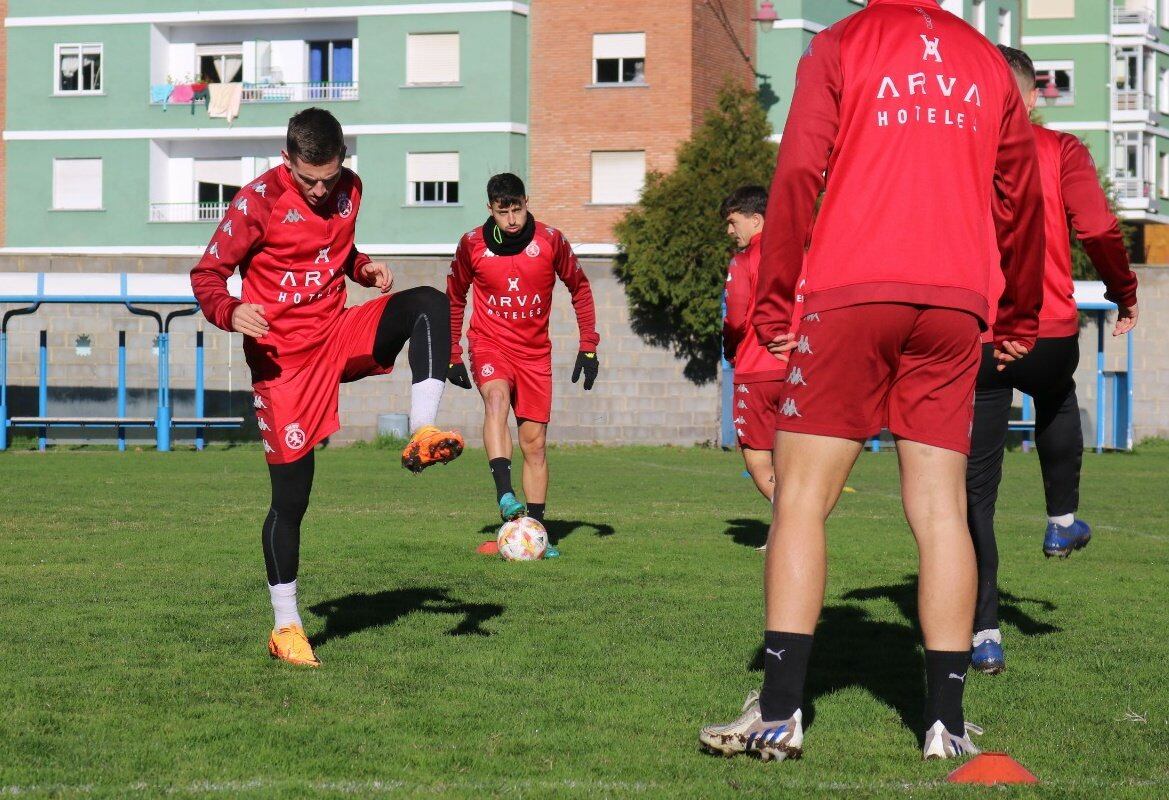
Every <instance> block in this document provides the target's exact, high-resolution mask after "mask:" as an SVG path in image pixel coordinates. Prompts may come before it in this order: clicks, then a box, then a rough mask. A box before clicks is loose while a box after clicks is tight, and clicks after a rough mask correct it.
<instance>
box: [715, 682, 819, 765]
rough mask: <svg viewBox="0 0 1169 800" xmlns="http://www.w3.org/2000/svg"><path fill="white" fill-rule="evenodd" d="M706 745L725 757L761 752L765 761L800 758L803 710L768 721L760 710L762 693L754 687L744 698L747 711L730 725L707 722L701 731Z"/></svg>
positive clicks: (802, 749)
mask: <svg viewBox="0 0 1169 800" xmlns="http://www.w3.org/2000/svg"><path fill="white" fill-rule="evenodd" d="M698 741H699V742H701V744H702V746H703V748H705V749H706V750H709V751H710V752H712V753H719V754H720V755H724V756H728V757H730V756H735V755H738V754H739V753H747V754H748V755H757V756H759V758H761V759H763V760H764V761H783V760H784V759H787V758H792V759H795V758H799V757H800V756H801V755H803V752H804V725H803V712H801V711H800V710H799V709H796V713H795V714H793V715H792V716H791V718H790V719H786V720H780V721H776V722H764V721H763V715H762V713H761V712H760V711H759V692H756V691H754V690H752V691H751V692H749V693H748V694H747V699H746V700H744V701H743V713H742V714H741V715H740V716H739V718H738V719H736V720H735V721H734V722H730V723H727V724H726V725H707V726H706V727H705V728H703V729H702V730H701V731H700V732H699V734H698Z"/></svg>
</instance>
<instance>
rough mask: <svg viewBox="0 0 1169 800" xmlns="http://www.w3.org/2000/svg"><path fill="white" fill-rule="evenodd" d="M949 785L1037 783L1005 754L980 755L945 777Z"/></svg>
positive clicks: (1026, 770)
mask: <svg viewBox="0 0 1169 800" xmlns="http://www.w3.org/2000/svg"><path fill="white" fill-rule="evenodd" d="M946 780H948V781H949V782H950V783H982V784H986V785H988V786H989V785H992V784H995V783H1039V779H1038V778H1036V777H1035V776H1034V775H1032V774H1031V772H1030V771H1029V770H1028V769H1027V768H1026V767H1024V766H1023V765H1022V764H1020V763H1019V762H1018V761H1016V760H1015V759H1013V758H1011V757H1010V756H1009V755H1007V754H1006V753H981V754H980V755H977V756H975V757H974V758H972V759H970V760H969V761H967V762H966V763H965V764H963V765H962V766H960V767H958V769H956V770H954V771H953V772H951V773H950V774H949V775H948V776H946Z"/></svg>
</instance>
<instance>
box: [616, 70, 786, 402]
mask: <svg viewBox="0 0 1169 800" xmlns="http://www.w3.org/2000/svg"><path fill="white" fill-rule="evenodd" d="M770 136H771V125H770V124H769V123H768V121H767V116H766V114H765V113H764V111H763V108H762V107H761V106H760V104H759V101H758V99H757V97H756V95H755V93H754V92H752V91H749V90H747V89H745V88H742V87H740V86H737V85H734V84H730V83H728V84H727V85H726V86H724V87H723V89H722V90H721V91H720V92H719V94H718V98H717V100H716V103H715V107H714V108H713V109H712V110H711V111H710V112H708V113H707V115H706V118H705V120H704V121H703V124H702V125H701V126H700V127H699V128H698V129H697V130H696V131H695V132H694V135H693V136H692V137H691V138H690V140H689V141H687V142H684V143H683V144H682V145H681V146H680V147H679V148H678V153H677V166H676V167H675V169H674V171H673V172H671V173H670V174H668V175H666V174H663V173H660V172H651V173H649V174H648V175H647V176H646V181H645V189H644V191H643V192H642V195H641V201H640V203H638V205H637V206H636V207H635V208H633V209H632V210H631V211H630V212H629V213H628V214H627V215H626V216H625V218H624V219H623V220H622V221H621V222H619V223H618V224H617V226H616V228H615V233H616V236H617V240H618V242H619V243H620V245H621V250H620V253H619V255H618V256H617V266H616V274H617V278H618V279H619V280H620V281H621V283H622V284H623V285H624V287H625V296H626V298H627V299H628V301H629V311H630V317H631V320H632V325H633V330H634V331H635V332H636V333H637V334H638V335H639V336H641V337H642V338H643V339H644V340H646V341H647V342H649V343H650V344H652V345H654V346H657V347H669V348H671V349H672V350H673V351H674V354H675V355H677V356H678V358H683V359H686V367H685V370H684V373H685V375H686V377H687V378H689V379H690V380H692V381H694V382H695V383H707V382H709V381H712V380H714V379H715V378H716V377H717V375H718V363H719V358H720V355H721V342H720V334H721V331H722V313H721V309H722V289H723V283H724V281H725V280H726V267H727V261H728V260H729V258H730V254H731V246H732V243H731V240H730V238H729V237H728V236H727V234H726V222H725V221H724V220H723V219H721V218H720V217H719V213H718V212H719V205H720V204H721V203H722V201H723V198H725V197H726V196H727V195H728V194H730V193H731V191H733V190H734V189H736V188H738V187H739V186H743V185H746V184H752V183H754V184H762V185H763V186H767V185H768V184H769V183H770V179H771V173H772V171H773V170H774V168H775V144H774V143H772V142H771V141H770V138H769V137H770Z"/></svg>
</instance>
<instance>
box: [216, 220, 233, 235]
mask: <svg viewBox="0 0 1169 800" xmlns="http://www.w3.org/2000/svg"><path fill="white" fill-rule="evenodd" d="M219 230H221V231H223V232H224V233H226V234H227V235H228V236H235V233H234V232H233V231H232V228H231V220H227V221H225V222H224V223H223V227H222V228H220V229H219Z"/></svg>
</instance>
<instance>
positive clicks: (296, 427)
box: [191, 108, 463, 667]
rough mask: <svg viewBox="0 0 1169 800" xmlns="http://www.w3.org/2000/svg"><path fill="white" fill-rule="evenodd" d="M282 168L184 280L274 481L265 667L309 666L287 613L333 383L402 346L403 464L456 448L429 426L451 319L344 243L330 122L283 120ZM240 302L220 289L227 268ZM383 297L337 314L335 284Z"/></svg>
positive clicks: (352, 217)
mask: <svg viewBox="0 0 1169 800" xmlns="http://www.w3.org/2000/svg"><path fill="white" fill-rule="evenodd" d="M286 147H287V149H286V150H285V151H284V152H283V154H282V155H283V157H284V163H283V164H282V165H281V166H278V167H276V168H274V169H271V170H269V171H267V172H265V173H264V174H263V175H261V176H260V177H258V178H256V179H255V180H254V181H253V182H252V183H251V184H249V185H248V186H246V187H244V188H243V189H241V190H240V191H239V193H238V194H236V196H235V199H234V200H233V201H232V203H231V205H230V206H229V208H228V210H227V214H226V215H225V216H224V218H223V220H222V221H221V222H220V223H219V226H218V227H217V228H216V230H215V235H214V236H213V237H212V238H211V243H210V244H209V245H208V247H207V251H206V253H204V255H203V257H202V258H201V259H200V260H199V263H198V264H196V265H195V268H194V269H193V270H191V285H192V287H193V288H194V292H195V297H196V298H197V299H198V301H199V305H200V307H201V308H202V310H203V314H204V315H205V316H206V317H207V319H208V321H210V322H211V323H212V324H213V325H215V326H216V327H218V328H222V329H223V330H225V331H232V332H236V333H241V334H243V337H244V355H245V357H246V359H247V363H248V367H249V368H250V369H251V372H252V389H253V400H254V406H255V412H256V421H257V423H258V425H259V428H260V434H261V437H262V439H263V442H264V453H265V456H266V458H267V461H268V473H269V476H270V477H271V482H272V504H271V507H270V508H269V510H268V518H267V519H266V520H265V522H264V526H263V530H262V538H261V542H262V546H263V550H264V564H265V567H266V569H267V573H268V592H269V595H270V597H271V600H272V610H273V612H274V614H275V618H276V620H275V625H274V627H273V630H272V634H271V636H270V637H269V639H268V651H269V652H270V653H271V655H272V656H273V657H274V658H279V659H282V660H284V661H287V662H289V663H292V664H298V665H302V666H309V667H317V666H320V661H318V660H317V657H316V655H315V654H314V653H313V649H312V645H310V644H309V640H308V638H307V637H306V636H305V632H304V626H303V623H302V621H301V618H300V613H299V610H298V608H297V600H296V592H297V585H296V580H297V571H298V568H299V562H300V525H301V521H302V519H303V518H304V515H305V511H306V510H307V509H308V503H309V494H310V492H311V491H312V485H313V471H314V457H313V448H314V447H315V446H316V445H317V444H318V443H319V442H321V441H322V440H323V439H325V437H327V436H329V435H331V434H333V433H334V432H336V431H337V430H338V429H339V428H340V427H341V425H340V421H339V419H338V415H337V403H338V393H339V390H340V384H341V383H343V382H347V381H355V380H358V379H360V378H363V377H366V376H369V375H385V374H387V373H389V372H390V371H391V370H392V369H393V367H394V360H395V359H396V358H397V357H398V353H400V352H401V350H402V348H403V347H405V346H406V345H407V344H409V362H410V370H411V376H412V377H411V381H412V385H411V389H410V427H411V430H412V432H413V433H412V435H411V438H410V443H409V444H408V445H407V446H406V449H405V450H404V451H403V453H402V466H403V467H405V468H406V469H408V470H410V471H411V472H421V471H422V470H424V469H426V468H427V467H429V466H430V465H432V464H441V463H445V462H448V461H451V460H453V459H454V458H456V457H457V456H458V455H459V453H461V452H462V450H463V439H462V437H461V436H460V435H459V434H458V433H456V432H454V431H440V430H439V429H438V428H437V427H435V424H434V422H435V418H436V417H437V415H438V407H439V402H440V400H441V399H442V393H443V387H444V385H445V381H446V373H447V366H448V364H449V362H450V341H449V336H450V327H449V326H450V308H449V305H448V304H447V301H446V298H445V297H443V295H442V292H440V291H438V290H437V289H434V288H432V287H429V286H422V287H418V288H414V289H408V290H406V291H404V292H397V293H394V294H391V293H390V287H391V286H392V284H393V276H392V275H391V274H390V271H389V269H388V268H387V267H386V265H385V264H382V263H378V262H375V261H372V260H371V259H370V258H369V257H368V256H366V255H364V254H363V253H360V252H358V250H357V248H356V247H355V246H354V242H353V237H354V226H355V224H356V222H357V214H358V212H359V211H360V210H361V181H360V179H358V177H357V175H355V174H354V173H353V172H351V171H350V170H348V169H346V168H345V167H343V166H342V161H343V160H344V158H345V140H344V135H343V133H342V131H341V124H340V123H339V122H337V120H336V119H335V118H334V117H333V115H332V114H330V113H329V112H327V111H323V110H321V109H319V108H309V109H306V110H304V111H301V112H300V113H298V114H297V115H296V116H294V117H292V119H291V120H289V123H288V136H287V146H286ZM237 269H238V270H239V271H240V274H241V275H242V276H243V296H242V299H241V300H236V299H235V298H233V297H232V296H231V295H230V294H229V293H228V291H227V279H228V277H230V276H231V274H232V273H234V272H235V271H236V270H237ZM346 278H350V279H351V280H353V281H356V282H357V283H359V284H361V285H362V286H368V287H376V288H378V289H379V290H380V291H381V296H380V297H378V298H377V299H375V300H370V301H369V302H367V303H362V304H361V305H357V306H350V307H349V308H346V307H345V298H346V290H345V279H346Z"/></svg>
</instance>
